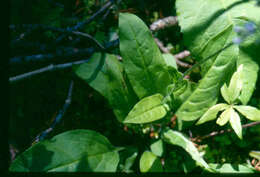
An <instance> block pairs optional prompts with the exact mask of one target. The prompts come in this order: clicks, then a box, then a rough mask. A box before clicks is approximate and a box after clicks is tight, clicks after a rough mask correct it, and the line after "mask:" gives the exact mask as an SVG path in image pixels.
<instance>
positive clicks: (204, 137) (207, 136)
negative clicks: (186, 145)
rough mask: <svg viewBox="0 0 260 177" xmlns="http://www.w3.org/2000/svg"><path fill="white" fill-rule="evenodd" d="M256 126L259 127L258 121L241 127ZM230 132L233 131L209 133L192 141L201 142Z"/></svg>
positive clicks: (259, 122)
mask: <svg viewBox="0 0 260 177" xmlns="http://www.w3.org/2000/svg"><path fill="white" fill-rule="evenodd" d="M256 125H260V121H257V122H251V123H248V124H244V125H242V128H247V127H253V126H256ZM232 131H234V130H233V129H226V130H220V131H214V132H211V133H209V134H208V135H204V136H202V137H196V138H194V141H198V140H199V141H201V140H203V139H206V138H209V137H213V136H216V135H220V134H223V133H227V132H232Z"/></svg>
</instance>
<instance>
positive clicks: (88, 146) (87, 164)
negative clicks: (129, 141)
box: [10, 130, 119, 172]
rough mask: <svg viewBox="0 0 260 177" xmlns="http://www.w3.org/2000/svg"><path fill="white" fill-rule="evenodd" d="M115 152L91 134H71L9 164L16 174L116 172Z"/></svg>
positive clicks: (105, 140) (117, 160)
mask: <svg viewBox="0 0 260 177" xmlns="http://www.w3.org/2000/svg"><path fill="white" fill-rule="evenodd" d="M118 162H119V155H118V152H117V151H116V149H115V148H114V147H113V146H112V145H111V144H110V142H109V141H108V140H107V138H106V137H104V136H102V135H101V134H99V133H97V132H95V131H92V130H71V131H67V132H65V133H62V134H59V135H57V136H55V137H53V138H52V139H50V140H44V141H43V142H39V143H37V144H35V145H33V146H32V147H30V148H29V149H27V150H26V151H25V152H24V153H22V154H21V155H19V156H18V157H17V158H16V159H15V160H14V162H13V163H12V164H11V167H10V171H15V172H79V171H80V172H115V171H116V169H117V165H118Z"/></svg>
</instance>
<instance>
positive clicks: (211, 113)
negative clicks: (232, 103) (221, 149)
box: [196, 104, 229, 125]
mask: <svg viewBox="0 0 260 177" xmlns="http://www.w3.org/2000/svg"><path fill="white" fill-rule="evenodd" d="M228 107H229V105H227V104H217V105H215V106H212V107H211V108H209V110H208V111H207V112H206V113H205V114H204V115H203V116H202V117H201V118H200V119H199V121H198V122H197V123H196V125H199V124H203V123H205V122H207V121H211V120H214V119H216V118H217V114H218V112H219V111H223V110H225V109H227V108H228Z"/></svg>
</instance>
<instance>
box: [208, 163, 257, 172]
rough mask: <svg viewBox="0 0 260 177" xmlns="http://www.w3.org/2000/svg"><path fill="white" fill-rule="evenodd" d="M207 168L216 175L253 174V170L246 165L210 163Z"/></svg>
mask: <svg viewBox="0 0 260 177" xmlns="http://www.w3.org/2000/svg"><path fill="white" fill-rule="evenodd" d="M209 166H210V167H211V168H213V169H214V170H216V172H218V173H254V172H255V170H254V169H253V168H251V167H249V166H248V165H243V164H229V163H224V164H216V163H210V164H209Z"/></svg>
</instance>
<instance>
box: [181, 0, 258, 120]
mask: <svg viewBox="0 0 260 177" xmlns="http://www.w3.org/2000/svg"><path fill="white" fill-rule="evenodd" d="M176 7H177V14H178V21H179V24H180V26H181V31H182V32H183V33H184V42H185V44H186V45H187V46H188V48H189V49H190V50H191V53H192V54H193V55H194V56H195V59H197V60H198V61H199V60H201V59H203V58H206V57H208V56H210V55H212V54H213V53H215V52H217V51H219V50H220V49H222V48H223V47H226V46H227V45H229V44H230V43H231V42H232V40H233V38H234V37H235V36H236V33H235V32H234V31H233V28H234V26H235V25H243V24H245V23H247V22H248V20H252V21H256V20H257V16H259V15H260V14H259V13H260V8H259V7H257V6H255V4H254V3H253V2H251V1H250V2H248V1H247V2H245V1H241V0H225V1H224V0H215V1H212V0H193V1H190V0H177V3H176ZM194 7H197V8H194ZM258 14H259V15H258ZM258 20H259V19H258ZM248 60H250V61H253V59H252V58H249V57H247V58H245V56H244V55H241V51H240V48H239V46H236V45H233V46H231V47H229V48H227V49H226V50H223V51H221V52H219V53H218V54H217V55H215V56H214V57H212V59H210V60H209V61H208V62H206V63H205V64H203V65H202V75H203V78H202V79H201V80H200V82H199V85H198V87H197V89H196V90H195V91H194V92H193V93H192V94H191V95H190V96H189V97H188V98H187V100H186V101H185V102H184V103H183V104H182V105H181V107H180V108H179V110H178V111H177V116H178V117H180V118H182V119H183V120H187V121H191V120H196V119H198V118H199V117H200V116H201V115H202V114H203V113H205V112H206V111H207V109H208V108H210V107H211V106H213V105H214V104H215V103H216V101H217V98H218V95H219V88H220V86H221V85H222V84H223V82H225V81H227V79H228V78H229V77H228V76H230V74H232V73H229V72H231V71H232V70H233V67H234V66H235V65H236V62H237V63H238V64H244V63H248V64H247V65H246V64H244V69H245V71H246V70H248V68H252V65H255V63H254V62H246V61H248ZM249 65H250V66H249ZM253 68H254V70H252V71H250V74H251V75H252V78H250V84H249V83H247V84H246V86H245V87H243V89H242V95H244V96H243V98H245V97H246V98H247V100H248V98H250V97H251V95H252V92H253V88H254V87H255V82H256V76H257V72H258V68H256V67H253ZM248 77H249V75H248V74H246V76H245V77H244V83H245V82H248V81H246V80H247V79H248ZM245 102H246V101H244V103H245Z"/></svg>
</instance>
